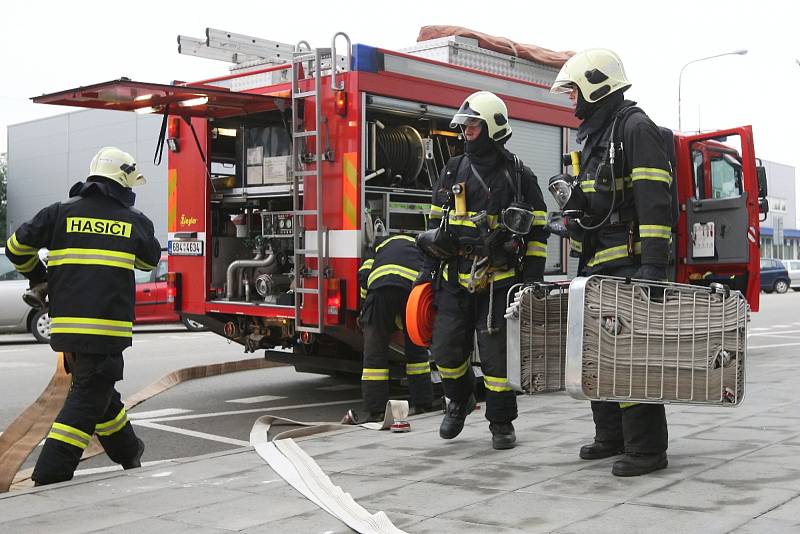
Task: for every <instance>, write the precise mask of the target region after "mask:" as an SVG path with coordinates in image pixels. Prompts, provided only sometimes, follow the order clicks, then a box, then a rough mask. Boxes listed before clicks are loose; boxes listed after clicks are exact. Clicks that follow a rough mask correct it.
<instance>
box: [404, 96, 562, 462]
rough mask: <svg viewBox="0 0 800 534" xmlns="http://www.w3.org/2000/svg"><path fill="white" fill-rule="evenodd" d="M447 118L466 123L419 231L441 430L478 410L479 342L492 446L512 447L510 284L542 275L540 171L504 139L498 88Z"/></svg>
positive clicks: (451, 429)
mask: <svg viewBox="0 0 800 534" xmlns="http://www.w3.org/2000/svg"><path fill="white" fill-rule="evenodd" d="M450 126H451V128H455V127H460V128H461V129H462V131H463V135H464V139H465V153H464V154H463V155H460V156H455V157H452V158H450V160H449V161H448V163H447V165H446V166H445V168H444V169H443V170H442V173H441V175H440V177H439V180H438V181H437V183H436V184H435V185H434V188H433V194H432V198H431V212H430V219H429V220H430V225H429V230H427V231H426V232H424V233H422V234H421V235H420V236H419V238H418V240H417V245H418V246H419V247H420V248H421V249H422V250H423V252H425V254H426V256H427V258H426V263H425V266H424V267H423V270H422V272H421V273H420V277H419V279H418V282H419V283H422V282H426V281H433V286H434V292H435V297H434V305H435V306H436V318H435V321H434V324H433V338H432V342H431V356H432V357H433V358H434V360H435V362H436V366H437V368H438V370H439V373H440V375H441V377H442V386H443V388H444V393H445V395H446V396H447V398H448V399H450V402H449V404H448V406H447V411H446V414H445V417H444V419H443V420H442V423H441V426H440V428H439V435H440V436H441V437H442V438H444V439H452V438H455V437H456V436H458V434H459V433H461V430H462V429H463V428H464V422H465V419H466V417H467V415H469V414H470V413H471V412H472V411H473V410H474V407H475V396H474V394H473V388H474V382H475V378H474V376H473V373H472V366H471V364H470V359H471V353H472V350H473V347H474V346H475V345H477V351H478V356H479V358H480V365H481V370H482V372H483V384H484V387H485V389H486V418H487V419H488V420H489V429H490V431H491V433H492V446H493V447H494V448H495V449H509V448H512V447H514V444H515V442H516V434H515V432H514V426H513V424H512V421H514V419H516V417H517V399H516V396H515V393H514V392H513V391H512V389H511V387H510V385H509V383H508V378H507V373H506V322H505V318H504V317H503V315H504V312H505V304H506V292H507V291H508V288H509V287H510V286H511V285H512V284H514V283H516V282H518V281H526V282H534V281H539V280H541V279H542V276H543V274H544V264H545V259H546V257H547V241H546V240H547V232H546V230H545V229H544V228H545V224H546V218H547V217H546V207H545V203H544V199H543V198H542V193H541V190H540V189H539V186H538V185H537V183H536V176H535V175H534V174H533V172H532V171H531V170H530V169H529V168H528V167H525V166H524V165H523V164H522V162H521V161H520V160H519V159H518V158H517V157H516V156H515V155H514V154H512V153H511V152H510V151H509V150H508V149H506V148H505V144H506V142H507V141H508V140H509V138H510V137H511V125H510V124H509V120H508V110H507V108H506V105H505V103H504V102H503V101H502V100H501V99H500V98H498V97H497V96H496V95H495V94H493V93H490V92H487V91H480V92H477V93H474V94H472V95H470V96H469V97H468V98H467V99H466V100H465V101H464V103H463V104H462V105H461V108H460V109H459V110H458V112H457V113H456V114H455V116H454V117H453V120H452V123H451V125H450ZM475 339H477V343H474V340H475Z"/></svg>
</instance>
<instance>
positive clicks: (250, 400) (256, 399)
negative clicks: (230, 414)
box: [225, 395, 286, 404]
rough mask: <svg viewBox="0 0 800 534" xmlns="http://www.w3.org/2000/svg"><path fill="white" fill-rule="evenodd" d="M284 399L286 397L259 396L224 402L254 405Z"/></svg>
mask: <svg viewBox="0 0 800 534" xmlns="http://www.w3.org/2000/svg"><path fill="white" fill-rule="evenodd" d="M285 398H286V397H279V396H277V395H261V396H260V397H245V398H243V399H231V400H226V401H225V402H235V403H237V404H256V403H257V402H269V401H274V400H279V399H285Z"/></svg>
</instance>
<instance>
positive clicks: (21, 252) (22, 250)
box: [6, 233, 37, 256]
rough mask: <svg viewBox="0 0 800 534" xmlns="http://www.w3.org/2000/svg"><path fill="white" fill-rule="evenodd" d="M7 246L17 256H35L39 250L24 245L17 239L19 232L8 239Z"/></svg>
mask: <svg viewBox="0 0 800 534" xmlns="http://www.w3.org/2000/svg"><path fill="white" fill-rule="evenodd" d="M6 247H7V248H8V250H10V251H11V253H12V254H14V255H16V256H35V255H36V254H37V251H36V249H35V248H33V247H29V246H28V245H23V244H22V243H20V242H19V241H17V234H15V233H14V234H11V237H9V238H8V240H6Z"/></svg>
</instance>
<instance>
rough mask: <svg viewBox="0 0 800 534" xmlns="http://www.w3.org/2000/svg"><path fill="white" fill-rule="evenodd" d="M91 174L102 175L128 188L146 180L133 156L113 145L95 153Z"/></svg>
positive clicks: (90, 169) (90, 165)
mask: <svg viewBox="0 0 800 534" xmlns="http://www.w3.org/2000/svg"><path fill="white" fill-rule="evenodd" d="M89 176H102V177H104V178H108V179H109V180H114V181H115V182H117V183H118V184H120V185H122V186H123V187H127V188H131V187H135V186H137V185H143V184H144V183H145V182H146V180H145V178H144V176H142V173H141V172H139V171H138V170H136V160H135V159H133V156H131V155H130V154H128V153H127V152H123V151H122V150H120V149H118V148H117V147H113V146H107V147H104V148H101V149H100V151H99V152H97V154H95V156H94V158H92V162H91V163H90V164H89Z"/></svg>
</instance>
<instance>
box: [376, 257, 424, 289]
mask: <svg viewBox="0 0 800 534" xmlns="http://www.w3.org/2000/svg"><path fill="white" fill-rule="evenodd" d="M390 274H394V275H397V276H400V277H402V278H405V279H406V280H411V281H412V282H413V281H414V280H416V279H417V271H415V270H414V269H409V268H408V267H403V266H402V265H397V264H395V263H389V264H386V265H381V266H380V267H378V268H377V269H375V270H374V271H372V272H371V273H369V278H368V279H367V287H369V286H371V285H372V282H374V281H375V280H377V279H378V278H380V277H381V276H387V275H390Z"/></svg>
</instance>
